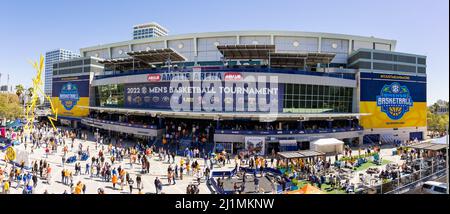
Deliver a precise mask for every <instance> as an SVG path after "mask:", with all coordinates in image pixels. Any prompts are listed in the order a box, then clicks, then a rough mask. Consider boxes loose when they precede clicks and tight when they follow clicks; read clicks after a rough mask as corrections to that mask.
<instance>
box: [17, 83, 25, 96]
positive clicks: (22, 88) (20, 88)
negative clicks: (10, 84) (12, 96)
mask: <svg viewBox="0 0 450 214" xmlns="http://www.w3.org/2000/svg"><path fill="white" fill-rule="evenodd" d="M15 89H16V94H17V96H18V97H20V95H22V94H23V91H24V90H25V88H24V87H23V85H21V84H19V85H16V88H15Z"/></svg>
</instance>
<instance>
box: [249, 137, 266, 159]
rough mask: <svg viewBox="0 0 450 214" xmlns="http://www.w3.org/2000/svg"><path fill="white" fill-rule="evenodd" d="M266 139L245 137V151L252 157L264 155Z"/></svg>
mask: <svg viewBox="0 0 450 214" xmlns="http://www.w3.org/2000/svg"><path fill="white" fill-rule="evenodd" d="M265 144H266V138H265V137H245V149H246V150H247V151H248V153H249V154H250V155H264V153H265Z"/></svg>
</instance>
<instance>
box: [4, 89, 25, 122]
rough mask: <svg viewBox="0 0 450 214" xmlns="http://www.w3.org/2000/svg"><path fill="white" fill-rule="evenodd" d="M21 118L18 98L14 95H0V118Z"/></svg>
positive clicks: (21, 109)
mask: <svg viewBox="0 0 450 214" xmlns="http://www.w3.org/2000/svg"><path fill="white" fill-rule="evenodd" d="M22 116H23V108H22V106H21V105H20V103H19V97H18V96H17V95H15V94H0V118H6V119H16V118H19V117H22Z"/></svg>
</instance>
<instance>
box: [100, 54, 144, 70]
mask: <svg viewBox="0 0 450 214" xmlns="http://www.w3.org/2000/svg"><path fill="white" fill-rule="evenodd" d="M98 62H99V63H101V64H103V65H104V66H105V69H109V70H119V71H127V70H131V69H145V68H150V67H151V66H150V65H149V64H147V63H143V62H141V61H139V60H135V59H134V58H131V57H130V58H120V59H104V60H99V61H98Z"/></svg>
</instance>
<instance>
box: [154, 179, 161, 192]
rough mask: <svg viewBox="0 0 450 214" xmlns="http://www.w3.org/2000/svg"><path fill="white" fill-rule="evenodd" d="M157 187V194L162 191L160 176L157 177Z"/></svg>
mask: <svg viewBox="0 0 450 214" xmlns="http://www.w3.org/2000/svg"><path fill="white" fill-rule="evenodd" d="M155 189H156V194H159V193H161V191H162V183H161V181H160V180H159V178H158V177H156V178H155Z"/></svg>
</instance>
